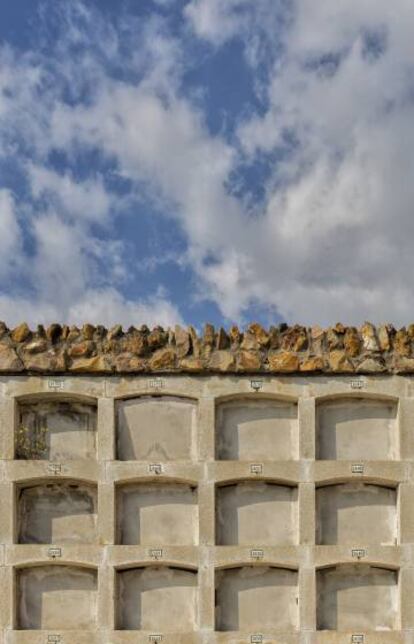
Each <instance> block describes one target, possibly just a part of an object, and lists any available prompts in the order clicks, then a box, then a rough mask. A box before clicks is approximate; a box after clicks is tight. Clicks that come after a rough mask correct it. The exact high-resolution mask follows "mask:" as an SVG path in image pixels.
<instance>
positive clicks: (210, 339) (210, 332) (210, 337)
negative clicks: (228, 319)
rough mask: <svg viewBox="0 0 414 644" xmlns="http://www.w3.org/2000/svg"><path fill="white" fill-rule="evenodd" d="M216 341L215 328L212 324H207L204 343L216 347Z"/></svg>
mask: <svg viewBox="0 0 414 644" xmlns="http://www.w3.org/2000/svg"><path fill="white" fill-rule="evenodd" d="M215 339H216V332H215V329H214V326H213V325H212V324H206V325H205V326H204V334H203V343H204V344H205V345H207V346H211V347H214V344H215Z"/></svg>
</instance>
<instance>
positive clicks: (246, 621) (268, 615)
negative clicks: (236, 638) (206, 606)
mask: <svg viewBox="0 0 414 644" xmlns="http://www.w3.org/2000/svg"><path fill="white" fill-rule="evenodd" d="M297 584H298V575H297V572H296V571H293V570H287V569H283V568H271V567H265V566H245V567H240V568H230V569H225V570H219V571H216V630H217V631H252V630H253V631H254V630H262V631H263V630H278V631H285V632H291V631H295V630H296V629H297V628H298V603H297V597H298V586H297Z"/></svg>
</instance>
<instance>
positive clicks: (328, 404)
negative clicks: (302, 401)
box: [316, 398, 398, 460]
mask: <svg viewBox="0 0 414 644" xmlns="http://www.w3.org/2000/svg"><path fill="white" fill-rule="evenodd" d="M316 426H317V458H318V459H322V460H324V459H328V460H390V459H396V458H397V454H398V426H397V404H396V402H395V401H393V400H383V399H382V400H379V399H370V398H365V399H364V398H339V399H335V400H328V401H324V402H321V403H319V405H318V406H317V417H316Z"/></svg>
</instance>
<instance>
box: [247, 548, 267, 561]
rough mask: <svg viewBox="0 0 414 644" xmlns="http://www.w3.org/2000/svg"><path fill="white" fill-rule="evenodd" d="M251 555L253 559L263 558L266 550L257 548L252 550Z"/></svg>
mask: <svg viewBox="0 0 414 644" xmlns="http://www.w3.org/2000/svg"><path fill="white" fill-rule="evenodd" d="M250 557H251V558H252V559H263V557H264V552H263V550H258V549H256V548H255V549H254V550H250Z"/></svg>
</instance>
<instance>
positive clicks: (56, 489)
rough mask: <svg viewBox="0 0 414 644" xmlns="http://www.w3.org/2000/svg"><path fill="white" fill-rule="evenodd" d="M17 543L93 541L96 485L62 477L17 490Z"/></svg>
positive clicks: (95, 529) (94, 541)
mask: <svg viewBox="0 0 414 644" xmlns="http://www.w3.org/2000/svg"><path fill="white" fill-rule="evenodd" d="M17 501H18V503H17V505H18V512H17V539H18V543H96V541H97V528H96V523H97V514H96V512H97V501H96V486H93V485H87V484H84V483H73V482H70V481H62V482H59V483H55V482H53V483H43V484H41V485H32V486H30V487H24V488H20V489H18V490H17Z"/></svg>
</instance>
